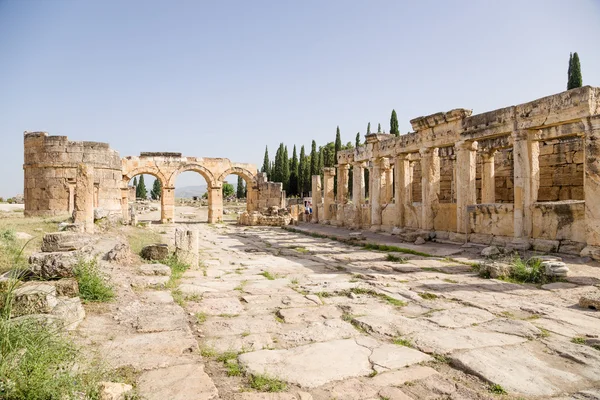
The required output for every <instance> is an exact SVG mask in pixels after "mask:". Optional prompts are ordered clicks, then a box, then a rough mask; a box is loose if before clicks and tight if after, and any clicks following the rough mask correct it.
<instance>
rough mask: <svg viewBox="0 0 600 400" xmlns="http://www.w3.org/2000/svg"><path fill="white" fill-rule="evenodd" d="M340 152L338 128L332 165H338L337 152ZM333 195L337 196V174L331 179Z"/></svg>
mask: <svg viewBox="0 0 600 400" xmlns="http://www.w3.org/2000/svg"><path fill="white" fill-rule="evenodd" d="M340 150H342V138H341V137H340V127H339V126H338V127H337V130H336V132H335V147H334V152H333V165H332V166H335V165H336V164H337V163H338V157H337V156H338V151H340ZM333 193H335V194H337V174H336V176H334V177H333Z"/></svg>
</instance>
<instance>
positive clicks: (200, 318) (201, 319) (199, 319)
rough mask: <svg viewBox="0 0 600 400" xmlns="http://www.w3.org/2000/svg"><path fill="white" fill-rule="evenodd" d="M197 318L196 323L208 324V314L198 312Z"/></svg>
mask: <svg viewBox="0 0 600 400" xmlns="http://www.w3.org/2000/svg"><path fill="white" fill-rule="evenodd" d="M195 317H196V322H197V323H198V324H203V323H205V322H206V314H205V313H203V312H198V313H196V314H195Z"/></svg>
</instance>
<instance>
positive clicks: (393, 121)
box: [390, 110, 400, 136]
mask: <svg viewBox="0 0 600 400" xmlns="http://www.w3.org/2000/svg"><path fill="white" fill-rule="evenodd" d="M390 133H391V134H392V135H394V136H400V130H399V129H398V116H397V115H396V110H392V117H391V118H390Z"/></svg>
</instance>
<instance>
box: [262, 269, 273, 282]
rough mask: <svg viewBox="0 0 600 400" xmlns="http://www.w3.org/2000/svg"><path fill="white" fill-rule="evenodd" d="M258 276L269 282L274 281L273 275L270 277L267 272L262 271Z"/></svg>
mask: <svg viewBox="0 0 600 400" xmlns="http://www.w3.org/2000/svg"><path fill="white" fill-rule="evenodd" d="M259 275H262V276H264V277H265V278H267V279H268V280H270V281H274V280H275V279H276V277H275V275H272V274H271V273H270V272H269V271H263V272H261V273H260V274H259Z"/></svg>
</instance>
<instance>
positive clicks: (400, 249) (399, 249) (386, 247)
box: [363, 243, 433, 257]
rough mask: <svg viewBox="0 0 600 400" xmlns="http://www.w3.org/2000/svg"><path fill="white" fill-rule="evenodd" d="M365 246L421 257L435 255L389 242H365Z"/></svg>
mask: <svg viewBox="0 0 600 400" xmlns="http://www.w3.org/2000/svg"><path fill="white" fill-rule="evenodd" d="M363 248H365V249H367V250H377V251H385V252H392V253H404V254H413V255H415V256H421V257H433V256H432V255H431V254H427V253H423V252H421V251H417V250H412V249H406V248H404V247H397V246H390V245H387V244H375V243H365V244H364V245H363Z"/></svg>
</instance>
